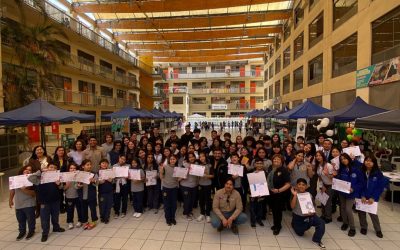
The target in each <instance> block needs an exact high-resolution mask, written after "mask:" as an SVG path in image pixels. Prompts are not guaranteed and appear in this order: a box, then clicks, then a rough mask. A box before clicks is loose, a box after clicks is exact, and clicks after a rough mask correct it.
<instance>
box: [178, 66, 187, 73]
mask: <svg viewBox="0 0 400 250" xmlns="http://www.w3.org/2000/svg"><path fill="white" fill-rule="evenodd" d="M176 70H177V71H178V73H179V74H187V67H180V68H176Z"/></svg>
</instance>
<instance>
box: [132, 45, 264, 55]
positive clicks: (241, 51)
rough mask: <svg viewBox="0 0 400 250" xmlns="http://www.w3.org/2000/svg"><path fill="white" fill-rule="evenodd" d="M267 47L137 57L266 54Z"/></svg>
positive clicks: (193, 51) (166, 52)
mask: <svg viewBox="0 0 400 250" xmlns="http://www.w3.org/2000/svg"><path fill="white" fill-rule="evenodd" d="M267 51H268V47H255V48H236V49H216V50H186V51H173V50H169V51H143V52H138V56H153V57H172V56H176V57H197V56H216V55H233V54H248V53H259V52H267Z"/></svg>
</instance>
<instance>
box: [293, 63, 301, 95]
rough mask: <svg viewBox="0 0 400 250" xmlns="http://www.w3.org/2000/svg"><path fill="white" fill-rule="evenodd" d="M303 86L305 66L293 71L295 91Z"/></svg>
mask: <svg viewBox="0 0 400 250" xmlns="http://www.w3.org/2000/svg"><path fill="white" fill-rule="evenodd" d="M302 88H303V66H301V67H300V68H298V69H296V70H295V71H293V91H296V90H299V89H302Z"/></svg>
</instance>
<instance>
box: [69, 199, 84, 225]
mask: <svg viewBox="0 0 400 250" xmlns="http://www.w3.org/2000/svg"><path fill="white" fill-rule="evenodd" d="M65 201H66V210H67V223H74V212H75V211H74V210H75V208H76V212H77V214H78V221H81V220H82V209H81V203H80V201H79V198H73V199H68V198H66V199H65Z"/></svg>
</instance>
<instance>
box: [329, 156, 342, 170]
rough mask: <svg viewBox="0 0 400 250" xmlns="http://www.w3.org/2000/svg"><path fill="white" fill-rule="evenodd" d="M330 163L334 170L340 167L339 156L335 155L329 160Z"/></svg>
mask: <svg viewBox="0 0 400 250" xmlns="http://www.w3.org/2000/svg"><path fill="white" fill-rule="evenodd" d="M331 164H332V166H333V167H334V168H335V169H336V170H339V168H340V159H339V156H336V157H335V158H333V159H332V160H331Z"/></svg>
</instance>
